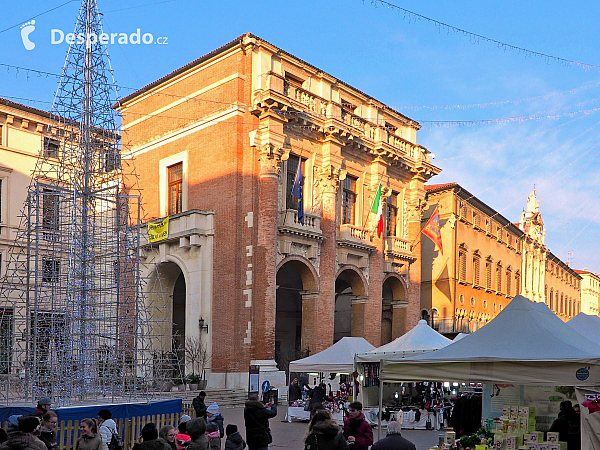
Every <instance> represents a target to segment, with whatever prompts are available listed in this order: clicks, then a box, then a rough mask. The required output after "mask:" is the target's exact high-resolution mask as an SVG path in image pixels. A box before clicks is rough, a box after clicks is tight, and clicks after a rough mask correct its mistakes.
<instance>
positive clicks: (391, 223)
mask: <svg viewBox="0 0 600 450" xmlns="http://www.w3.org/2000/svg"><path fill="white" fill-rule="evenodd" d="M397 198H398V193H397V192H392V195H390V196H389V197H388V198H387V199H386V206H387V213H386V227H387V234H388V236H396V220H397V218H398V207H397V206H396V199H397Z"/></svg>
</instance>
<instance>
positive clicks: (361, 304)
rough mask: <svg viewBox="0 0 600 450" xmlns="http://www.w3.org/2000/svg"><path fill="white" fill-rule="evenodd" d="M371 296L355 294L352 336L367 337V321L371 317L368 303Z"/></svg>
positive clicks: (353, 299)
mask: <svg viewBox="0 0 600 450" xmlns="http://www.w3.org/2000/svg"><path fill="white" fill-rule="evenodd" d="M368 302H369V298H368V297H366V296H359V295H357V296H355V297H353V298H352V331H351V334H352V336H355V337H366V336H365V331H366V329H367V322H368V321H369V320H370V319H371V318H370V317H367V313H366V312H367V304H368ZM379 315H381V313H379ZM380 339H381V337H380Z"/></svg>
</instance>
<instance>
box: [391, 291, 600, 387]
mask: <svg viewBox="0 0 600 450" xmlns="http://www.w3.org/2000/svg"><path fill="white" fill-rule="evenodd" d="M382 365H383V367H382V370H381V375H380V378H381V380H383V381H419V380H425V379H426V380H432V381H456V382H481V383H510V384H526V385H536V384H538V385H552V386H599V385H600V350H599V348H598V345H597V344H595V343H593V342H591V341H590V340H588V339H586V338H585V337H583V336H581V335H580V334H579V333H578V332H577V331H575V330H573V329H572V328H571V327H570V326H568V325H566V324H565V323H564V322H563V321H562V320H561V319H559V318H558V317H557V316H556V314H554V313H553V312H552V311H551V310H550V309H549V308H548V307H547V306H546V305H545V304H544V303H534V302H532V301H530V300H527V299H526V298H525V297H522V296H520V295H517V296H516V297H515V298H514V299H513V300H512V301H511V302H510V303H509V304H508V306H507V307H506V308H505V309H504V311H502V312H501V313H500V314H498V316H496V318H495V319H494V320H492V321H491V322H490V323H488V324H487V325H486V326H484V327H483V328H481V329H479V330H478V331H477V332H475V333H473V334H471V335H469V336H467V337H465V338H463V339H461V340H460V341H458V342H453V343H452V344H450V345H448V346H447V347H444V348H442V349H440V350H437V351H435V352H431V353H427V354H424V355H419V356H413V357H410V358H404V359H398V360H384V361H383V364H382Z"/></svg>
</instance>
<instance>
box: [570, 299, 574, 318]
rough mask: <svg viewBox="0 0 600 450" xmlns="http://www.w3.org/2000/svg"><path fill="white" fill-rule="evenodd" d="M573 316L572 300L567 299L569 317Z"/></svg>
mask: <svg viewBox="0 0 600 450" xmlns="http://www.w3.org/2000/svg"><path fill="white" fill-rule="evenodd" d="M572 316H573V299H572V298H571V297H569V317H572Z"/></svg>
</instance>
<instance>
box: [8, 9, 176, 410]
mask: <svg viewBox="0 0 600 450" xmlns="http://www.w3.org/2000/svg"><path fill="white" fill-rule="evenodd" d="M74 33H75V36H79V35H82V36H85V37H86V39H85V40H83V42H79V41H77V40H76V41H75V42H74V43H73V44H71V45H70V47H69V51H68V54H67V58H66V62H65V65H64V68H63V71H62V77H61V80H60V83H59V87H58V90H57V93H56V96H55V100H54V104H53V108H52V112H51V115H52V122H53V123H52V125H51V126H49V127H48V129H47V130H46V132H45V139H44V146H43V149H42V152H41V154H40V157H39V159H38V161H37V163H36V166H35V169H34V171H33V173H32V177H31V183H30V186H29V190H28V194H27V199H26V202H25V205H24V207H23V210H22V215H21V221H20V227H19V230H18V231H17V234H16V238H15V241H14V245H13V246H12V248H11V249H10V251H9V254H8V260H7V263H6V275H5V276H4V278H3V279H2V284H1V286H0V302H1V305H0V382H1V383H2V385H0V389H1V390H0V402H2V403H11V404H14V403H17V402H21V401H27V402H31V401H32V400H33V399H37V398H39V397H42V396H50V397H51V398H52V403H53V404H54V405H56V406H60V405H69V404H75V403H78V402H80V401H85V400H89V399H102V398H104V399H107V400H113V401H123V400H127V399H141V398H144V399H145V398H148V397H150V396H152V395H153V392H155V391H157V390H159V388H160V387H161V385H162V384H163V383H164V381H166V380H170V379H171V378H172V377H173V375H174V371H177V370H179V371H181V369H177V364H176V363H177V355H176V353H175V352H173V351H172V346H171V345H170V343H168V344H167V345H165V344H164V343H165V342H166V341H168V340H169V339H170V333H171V328H172V327H171V322H170V321H171V319H170V316H169V314H165V311H166V310H167V306H168V305H166V304H165V302H166V299H169V296H168V295H164V293H162V292H161V287H160V277H159V276H157V275H156V270H155V269H152V270H149V271H148V270H147V271H146V272H149V273H153V274H154V275H153V276H154V278H153V281H152V287H151V288H152V290H153V292H152V293H151V294H150V295H148V288H147V287H146V284H145V280H144V279H142V277H141V276H140V273H141V272H140V264H141V263H142V262H141V254H142V249H141V248H142V247H141V245H142V244H144V242H145V241H144V239H145V238H144V233H143V228H142V217H143V212H142V209H141V202H140V197H139V195H136V193H135V190H134V189H133V188H132V186H133V185H135V184H136V183H135V176H134V174H133V169H132V164H131V163H128V164H125V163H122V161H121V142H120V136H119V132H118V131H119V128H118V126H119V125H118V116H117V113H116V111H115V110H114V109H113V108H112V105H113V104H114V101H115V100H116V97H117V95H116V91H115V89H114V81H113V78H112V69H111V67H110V61H109V58H108V53H107V50H106V47H105V46H104V45H102V44H101V43H100V42H98V39H94V36H95V37H98V36H100V35H101V34H102V26H101V23H100V14H99V12H98V8H97V4H96V0H83V1H82V6H81V9H80V12H79V16H78V20H77V24H76V26H75V31H74ZM125 166H126V167H125ZM157 280H159V281H157ZM149 299H150V300H149ZM161 302H162V303H161ZM165 334H166V335H168V336H165ZM157 343H158V344H157ZM161 346H162V348H161ZM2 400H4V401H2Z"/></svg>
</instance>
